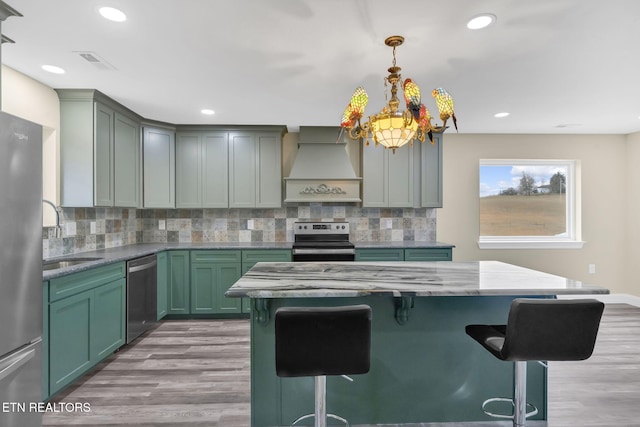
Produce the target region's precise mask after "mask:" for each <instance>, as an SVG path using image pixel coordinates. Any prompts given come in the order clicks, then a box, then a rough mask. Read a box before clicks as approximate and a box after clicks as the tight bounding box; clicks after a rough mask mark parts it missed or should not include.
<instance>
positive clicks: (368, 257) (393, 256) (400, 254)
mask: <svg viewBox="0 0 640 427" xmlns="http://www.w3.org/2000/svg"><path fill="white" fill-rule="evenodd" d="M356 261H404V249H402V248H399V249H393V248H385V249H356Z"/></svg>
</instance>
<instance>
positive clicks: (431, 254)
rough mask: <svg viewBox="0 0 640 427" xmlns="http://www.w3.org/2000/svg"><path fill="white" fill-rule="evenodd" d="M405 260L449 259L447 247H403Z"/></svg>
mask: <svg viewBox="0 0 640 427" xmlns="http://www.w3.org/2000/svg"><path fill="white" fill-rule="evenodd" d="M404 260H405V261H451V249H449V248H433V249H431V248H421V249H405V250H404Z"/></svg>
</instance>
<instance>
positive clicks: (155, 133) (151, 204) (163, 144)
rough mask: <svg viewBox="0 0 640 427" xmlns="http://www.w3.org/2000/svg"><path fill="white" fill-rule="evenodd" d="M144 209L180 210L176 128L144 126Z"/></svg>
mask: <svg viewBox="0 0 640 427" xmlns="http://www.w3.org/2000/svg"><path fill="white" fill-rule="evenodd" d="M142 157H143V159H144V162H143V189H144V191H143V194H144V197H143V207H145V208H156V209H158V208H167V209H172V208H175V207H176V197H175V194H176V140H175V128H169V127H162V126H157V125H150V124H144V127H143V137H142Z"/></svg>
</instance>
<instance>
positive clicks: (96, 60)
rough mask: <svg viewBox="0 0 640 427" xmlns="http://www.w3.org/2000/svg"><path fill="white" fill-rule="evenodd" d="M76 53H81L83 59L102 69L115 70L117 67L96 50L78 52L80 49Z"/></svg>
mask: <svg viewBox="0 0 640 427" xmlns="http://www.w3.org/2000/svg"><path fill="white" fill-rule="evenodd" d="M74 53H76V54H78V55H80V57H81V58H82V59H84V60H85V61H87V62H88V63H90V64H92V65H93V66H94V67H96V68H99V69H101V70H115V69H116V68H115V67H114V66H113V65H111V64H109V63H108V62H107V61H105V60H104V58H102V57H100V56H99V55H98V54H97V53H95V52H78V51H76V52H74Z"/></svg>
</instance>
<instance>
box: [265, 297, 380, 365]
mask: <svg viewBox="0 0 640 427" xmlns="http://www.w3.org/2000/svg"><path fill="white" fill-rule="evenodd" d="M275 334H276V373H277V375H278V376H280V377H301V376H321V375H354V374H365V373H367V372H369V365H370V352H371V308H370V307H369V306H368V305H351V306H342V307H282V308H279V309H277V310H276V314H275Z"/></svg>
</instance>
